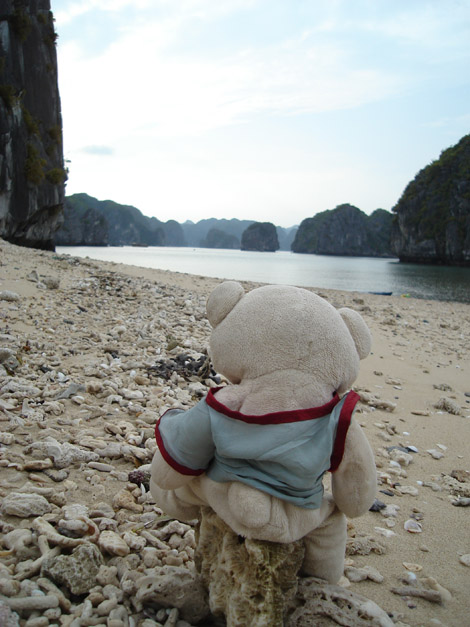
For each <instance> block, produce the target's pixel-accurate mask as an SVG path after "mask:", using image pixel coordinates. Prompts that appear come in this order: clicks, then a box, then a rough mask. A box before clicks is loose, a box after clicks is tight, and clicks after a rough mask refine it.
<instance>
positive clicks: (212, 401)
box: [206, 387, 341, 425]
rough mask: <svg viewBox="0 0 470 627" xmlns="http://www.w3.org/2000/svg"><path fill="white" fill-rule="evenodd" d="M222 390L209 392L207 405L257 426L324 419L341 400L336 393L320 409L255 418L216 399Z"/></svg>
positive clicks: (281, 412)
mask: <svg viewBox="0 0 470 627" xmlns="http://www.w3.org/2000/svg"><path fill="white" fill-rule="evenodd" d="M220 389H221V388H220V387H218V388H212V389H211V390H209V393H208V395H207V396H206V403H207V404H208V405H209V407H212V409H215V410H217V411H218V412H219V413H221V414H223V415H224V416H227V417H229V418H234V419H235V420H241V421H242V422H248V423H252V424H257V425H279V424H285V423H288V422H301V421H302V420H312V419H314V418H322V417H323V416H327V415H328V414H331V412H332V411H333V409H334V407H335V405H337V404H338V403H339V401H340V400H341V399H340V398H339V396H338V394H336V392H335V394H334V396H333V398H332V399H331V401H329V402H328V403H326V404H325V405H321V406H320V407H311V408H310V409H293V410H289V411H279V412H274V413H272V414H262V415H260V416H253V415H248V414H242V413H241V412H239V411H234V410H232V409H229V408H228V407H226V406H225V405H223V404H222V403H221V402H219V401H218V400H217V399H216V398H215V396H214V394H215V392H217V391H218V390H220Z"/></svg>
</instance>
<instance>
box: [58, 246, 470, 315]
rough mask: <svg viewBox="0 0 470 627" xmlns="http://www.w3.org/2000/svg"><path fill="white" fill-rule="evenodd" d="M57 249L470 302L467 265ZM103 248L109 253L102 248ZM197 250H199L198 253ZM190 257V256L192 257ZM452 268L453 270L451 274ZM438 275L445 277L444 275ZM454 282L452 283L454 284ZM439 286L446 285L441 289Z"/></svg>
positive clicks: (180, 268) (200, 271) (227, 274)
mask: <svg viewBox="0 0 470 627" xmlns="http://www.w3.org/2000/svg"><path fill="white" fill-rule="evenodd" d="M58 248H59V249H60V250H59V251H58V252H59V253H63V254H71V255H72V256H73V255H76V256H78V257H79V258H82V259H86V258H90V259H95V257H94V254H93V250H98V251H101V252H97V253H95V254H96V260H98V261H108V260H107V259H106V257H110V258H111V259H110V260H109V261H114V262H115V263H118V264H119V263H121V262H122V263H124V265H126V263H127V264H128V265H135V266H138V267H150V268H152V267H154V268H155V269H160V268H159V267H158V266H163V267H165V266H170V268H168V270H169V271H170V272H181V273H183V274H184V273H188V274H192V275H196V276H208V277H210V278H217V279H218V280H220V281H222V280H224V279H228V280H238V281H239V280H240V276H244V277H247V278H246V279H242V280H246V281H256V282H259V283H269V282H272V281H273V280H274V282H276V283H286V284H291V285H298V286H299V287H304V288H306V289H317V290H318V289H326V290H329V289H332V290H334V291H346V292H351V291H353V292H359V293H364V294H377V293H379V294H386V295H390V292H391V293H392V295H395V296H400V297H411V298H419V299H420V300H439V301H440V302H464V303H465V302H467V303H468V302H470V295H469V293H468V290H467V289H466V285H467V282H468V281H467V273H466V272H465V273H464V274H462V270H463V271H465V269H464V268H462V267H458V266H455V267H454V266H438V265H428V264H413V263H406V264H401V263H400V262H399V260H398V258H385V257H358V256H351V257H347V256H335V255H331V256H329V255H315V254H299V253H293V252H291V251H277V252H276V253H262V252H257V253H248V252H246V251H240V250H228V249H219V250H217V249H205V248H192V247H159V246H153V247H152V246H150V247H147V249H146V251H143V252H142V250H141V249H140V248H137V252H136V248H135V247H132V246H122V247H112V246H108V247H87V246H79V247H58ZM103 250H104V251H109V252H107V253H106V252H102V251H103ZM194 251H196V254H195V256H194V257H193V256H192V255H193V252H194ZM85 254H86V256H85ZM250 255H251V257H250ZM190 256H191V259H189V257H190ZM126 257H128V259H126ZM294 258H295V261H294ZM123 260H124V261H123ZM220 260H221V262H220V263H219V261H220ZM258 260H259V261H260V262H261V263H260V265H259V266H258V267H257V268H258V269H257V270H256V273H253V270H252V267H256V264H257V262H258ZM267 261H268V263H267ZM291 264H293V265H291ZM364 264H366V265H364ZM384 264H385V265H384ZM395 266H396V268H395ZM233 268H235V269H236V270H233ZM194 269H196V271H194ZM416 272H418V273H419V276H418V275H415V273H416ZM449 272H450V273H451V276H450V277H449V275H448V273H449ZM254 274H256V275H257V276H254ZM215 275H218V276H215ZM312 276H314V277H315V276H316V277H317V280H319V283H320V284H318V283H317V284H316V285H312V281H311V277H312ZM278 277H281V280H278ZM439 277H441V278H440V279H439ZM346 278H347V279H348V280H350V281H351V282H355V283H356V285H357V287H358V288H357V289H353V290H351V289H349V285H348V281H347V280H346ZM449 280H450V281H451V283H450V287H449V284H448V282H449ZM439 284H440V285H445V286H446V287H445V288H443V287H440V288H439V287H438V285H439ZM322 286H324V287H322Z"/></svg>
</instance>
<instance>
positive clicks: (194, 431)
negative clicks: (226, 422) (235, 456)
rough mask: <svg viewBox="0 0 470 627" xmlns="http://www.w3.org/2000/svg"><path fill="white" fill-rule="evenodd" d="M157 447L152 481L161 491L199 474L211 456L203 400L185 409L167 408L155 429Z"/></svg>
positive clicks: (172, 487)
mask: <svg viewBox="0 0 470 627" xmlns="http://www.w3.org/2000/svg"><path fill="white" fill-rule="evenodd" d="M155 436H156V439H157V444H158V449H157V451H156V452H155V454H154V456H153V460H152V468H151V480H152V482H154V483H156V485H157V486H159V487H160V488H162V489H163V490H174V489H176V488H179V487H182V486H183V485H186V484H187V483H189V482H190V481H191V480H192V479H194V477H197V476H199V475H201V474H202V473H203V472H204V471H205V470H206V468H207V467H208V466H209V464H210V462H211V460H212V458H213V456H214V451H215V447H214V443H213V440H212V433H211V425H210V418H209V412H208V409H207V406H206V405H205V403H204V401H201V402H200V403H198V404H197V405H196V406H195V407H193V408H192V409H189V410H187V411H182V410H170V411H168V412H166V414H164V415H163V416H162V417H161V418H160V420H159V422H158V424H157V427H156V429H155Z"/></svg>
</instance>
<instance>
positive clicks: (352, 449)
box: [331, 418, 377, 518]
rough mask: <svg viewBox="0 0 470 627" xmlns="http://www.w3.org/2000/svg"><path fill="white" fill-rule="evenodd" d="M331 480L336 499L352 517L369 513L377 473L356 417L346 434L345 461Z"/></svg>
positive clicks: (340, 507) (347, 514) (349, 516)
mask: <svg viewBox="0 0 470 627" xmlns="http://www.w3.org/2000/svg"><path fill="white" fill-rule="evenodd" d="M331 479H332V480H331V487H332V492H333V499H334V501H335V503H336V505H337V506H338V508H339V509H340V510H341V511H342V512H343V513H344V514H346V516H348V518H355V517H356V516H361V515H362V514H365V513H366V512H367V510H368V509H369V508H370V506H371V505H372V503H373V502H374V499H375V494H376V490H377V471H376V468H375V460H374V454H373V452H372V449H371V447H370V444H369V442H368V441H367V438H366V436H365V435H364V433H363V431H362V429H361V427H360V426H359V425H358V423H357V422H356V421H355V420H354V418H352V419H351V424H350V426H349V429H348V433H347V435H346V442H345V446H344V454H343V459H342V460H341V463H340V465H339V466H338V469H337V470H336V471H335V472H333V473H332V478H331Z"/></svg>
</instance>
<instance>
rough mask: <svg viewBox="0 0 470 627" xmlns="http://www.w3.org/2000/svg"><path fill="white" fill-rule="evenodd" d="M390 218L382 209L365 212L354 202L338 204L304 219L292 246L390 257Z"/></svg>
mask: <svg viewBox="0 0 470 627" xmlns="http://www.w3.org/2000/svg"><path fill="white" fill-rule="evenodd" d="M392 220H393V217H392V215H391V214H390V213H389V212H388V211H385V210H384V209H377V210H376V211H374V212H373V213H372V214H371V215H370V216H368V215H367V214H365V213H364V212H363V211H361V210H360V209H358V208H357V207H354V206H353V205H348V204H344V205H339V206H338V207H336V208H335V209H331V210H328V211H322V212H321V213H317V214H316V215H315V216H313V218H307V219H306V220H303V221H302V223H301V225H300V226H299V229H298V231H297V233H296V236H295V239H294V242H293V243H292V250H293V252H295V253H314V254H317V255H350V256H357V257H390V256H392V253H391V248H390V233H391V226H392Z"/></svg>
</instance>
